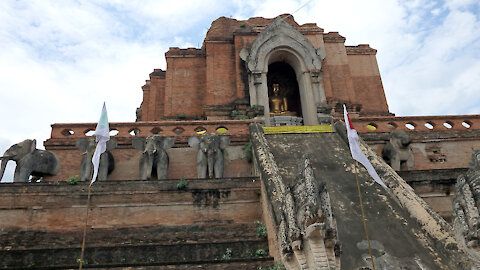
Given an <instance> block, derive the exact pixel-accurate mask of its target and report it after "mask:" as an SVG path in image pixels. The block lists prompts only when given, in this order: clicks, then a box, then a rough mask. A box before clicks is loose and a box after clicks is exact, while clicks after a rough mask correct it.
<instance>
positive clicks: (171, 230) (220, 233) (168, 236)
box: [0, 223, 263, 250]
mask: <svg viewBox="0 0 480 270" xmlns="http://www.w3.org/2000/svg"><path fill="white" fill-rule="evenodd" d="M82 236H83V231H74V232H44V231H20V230H2V231H0V249H4V250H5V249H9V250H12V249H13V250H24V249H48V248H63V247H80V246H81V243H82ZM262 239H263V238H262V237H259V236H257V232H256V227H255V226H254V225H253V223H251V224H212V223H210V224H208V225H206V224H203V225H198V224H197V225H196V224H192V225H184V226H161V225H159V226H154V227H136V228H116V229H102V228H100V229H89V230H87V237H86V245H87V246H89V247H93V246H119V245H120V246H121V245H152V244H183V243H212V242H225V241H245V240H262Z"/></svg>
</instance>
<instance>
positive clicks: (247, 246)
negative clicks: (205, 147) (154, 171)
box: [0, 178, 273, 269]
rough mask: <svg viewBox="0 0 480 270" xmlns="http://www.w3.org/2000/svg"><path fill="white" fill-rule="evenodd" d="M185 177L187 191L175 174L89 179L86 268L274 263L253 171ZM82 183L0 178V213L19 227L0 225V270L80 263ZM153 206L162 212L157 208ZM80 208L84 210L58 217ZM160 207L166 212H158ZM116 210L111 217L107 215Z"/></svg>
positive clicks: (222, 266)
mask: <svg viewBox="0 0 480 270" xmlns="http://www.w3.org/2000/svg"><path fill="white" fill-rule="evenodd" d="M187 181H188V183H189V185H188V187H187V188H186V189H185V190H178V189H177V187H176V184H177V183H178V180H166V181H163V183H162V182H158V181H106V182H99V183H98V184H97V183H95V185H94V190H93V193H92V201H91V209H90V211H91V215H90V216H91V220H89V225H90V224H91V226H89V229H88V230H87V238H86V240H87V241H86V249H85V257H84V258H85V261H86V264H85V265H84V267H85V268H94V269H107V268H108V269H110V268H118V269H124V268H128V269H257V267H258V266H268V265H273V259H272V258H271V257H269V256H268V243H267V239H266V238H265V237H261V236H258V235H257V233H256V227H255V226H254V221H256V220H261V211H262V210H261V206H260V195H259V194H260V185H259V181H257V179H256V178H236V179H218V180H187ZM85 188H86V186H85V185H83V184H79V185H67V184H65V183H60V184H53V183H45V184H2V185H1V187H0V196H1V198H2V199H0V219H6V218H9V217H10V221H9V223H10V224H17V226H16V227H14V226H9V227H5V226H2V229H1V230H0V269H25V268H33V269H75V268H78V263H77V262H76V261H77V258H79V257H80V251H81V242H82V229H83V226H82V223H83V222H81V220H82V217H83V218H84V214H85V206H84V204H83V207H81V204H80V203H81V201H82V200H83V201H84V202H86V200H85V196H84V195H85V194H84V191H82V190H85ZM40 198H41V199H40ZM150 198H154V199H153V200H152V199H150ZM12 200H14V202H13V201H12ZM20 202H21V203H20ZM42 202H43V203H42ZM77 208H80V210H81V211H79V209H77ZM129 208H133V209H134V210H132V209H130V210H128V209H129ZM157 208H161V211H162V212H164V213H160V214H158V212H159V211H160V210H158V209H157ZM125 209H127V210H125ZM241 209H244V210H243V211H242V210H241ZM232 211H234V212H232ZM82 212H83V216H80V217H76V218H75V217H71V218H64V217H69V216H70V215H78V214H79V213H82ZM126 212H128V213H126ZM225 212H228V213H225ZM60 213H63V214H62V215H60ZM166 213H168V215H169V217H170V218H169V217H168V216H167V217H164V216H163V215H165V214H166ZM55 214H57V215H56V216H55ZM115 214H116V216H117V220H116V221H109V220H108V219H111V218H112V217H114V216H115ZM150 215H156V216H157V218H158V219H157V220H156V219H152V218H151V217H149V216H150ZM193 215H194V216H193ZM102 216H103V217H105V218H108V219H105V218H102ZM26 220H29V221H28V222H26V224H22V222H25V221H26ZM152 221H153V222H152ZM156 221H158V224H155V222H156ZM162 221H163V222H162ZM55 223H63V224H55ZM149 223H150V224H149ZM140 224H143V226H140ZM18 225H21V226H18ZM49 228H55V229H54V230H51V229H49Z"/></svg>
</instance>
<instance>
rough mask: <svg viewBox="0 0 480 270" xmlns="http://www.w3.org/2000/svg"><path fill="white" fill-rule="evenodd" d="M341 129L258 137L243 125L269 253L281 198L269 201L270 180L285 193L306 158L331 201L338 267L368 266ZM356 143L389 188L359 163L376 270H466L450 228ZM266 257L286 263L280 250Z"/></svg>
mask: <svg viewBox="0 0 480 270" xmlns="http://www.w3.org/2000/svg"><path fill="white" fill-rule="evenodd" d="M342 124H343V123H341V122H340V123H337V124H336V126H335V128H334V132H333V133H314V134H271V135H265V134H263V132H262V128H261V127H260V126H258V125H252V126H251V127H250V136H251V140H252V143H253V146H254V147H253V148H254V151H255V155H256V156H255V159H256V164H257V168H258V169H259V171H260V174H261V179H262V183H263V190H262V191H263V192H264V195H265V200H264V203H266V204H267V205H266V206H264V209H267V211H268V212H269V213H268V214H267V215H265V214H264V217H265V219H266V223H270V224H267V225H269V226H267V228H269V236H270V239H269V244H270V246H271V247H270V250H271V251H272V250H273V249H274V248H273V247H272V245H275V246H277V247H278V246H279V245H280V244H279V243H278V238H275V237H277V235H278V229H277V228H279V226H280V223H281V220H279V219H281V218H280V217H281V216H282V214H280V212H281V211H283V210H282V209H279V206H278V201H279V200H282V198H276V197H275V196H276V194H278V191H276V190H275V188H272V185H271V183H270V182H269V181H275V180H274V179H273V180H272V177H275V175H276V173H278V175H279V176H280V177H281V181H283V183H284V184H285V186H286V187H287V189H288V188H291V189H293V187H294V186H296V185H298V183H297V182H298V181H299V180H298V179H299V178H298V173H299V169H298V164H299V162H301V160H302V156H303V155H304V154H307V155H308V157H309V158H310V162H311V165H312V167H313V171H314V175H315V179H316V181H317V184H318V186H322V185H324V186H325V187H326V190H327V192H328V194H329V197H330V204H331V209H332V212H333V217H334V219H335V220H336V226H337V230H336V235H337V240H338V242H339V243H340V244H341V248H340V249H341V254H339V257H340V268H341V269H348V270H350V269H369V268H362V267H371V264H370V263H369V255H368V249H367V241H366V236H365V232H364V229H363V224H362V218H361V211H360V205H359V196H358V191H357V185H356V181H355V173H354V160H353V159H352V157H351V155H350V151H349V147H348V144H347V143H346V142H345V134H343V132H344V125H343V131H342ZM362 145H363V147H364V152H366V154H367V157H369V159H370V160H371V161H372V164H373V165H374V167H375V168H376V170H377V172H378V174H379V175H380V177H381V178H382V179H383V180H384V182H385V183H386V184H387V185H388V186H389V187H390V188H391V190H390V191H389V192H387V191H386V190H384V189H383V188H382V187H381V186H380V185H378V184H376V183H375V182H374V181H373V179H371V178H370V176H369V175H368V173H367V171H366V170H365V169H364V168H363V166H362V165H359V173H358V180H359V181H360V184H361V192H362V196H363V205H364V209H365V215H366V219H367V226H368V232H369V235H370V240H371V244H372V249H373V256H374V260H375V266H376V269H389V270H392V269H432V270H433V269H472V267H471V264H470V262H469V261H468V259H467V257H466V255H465V254H464V253H463V252H462V251H461V250H459V248H458V247H457V243H456V242H455V240H454V238H453V236H452V232H451V228H450V226H449V225H448V224H447V223H446V222H445V221H444V220H443V219H441V218H440V217H439V216H438V215H437V214H436V213H434V212H433V210H431V209H430V208H429V207H428V206H427V205H426V203H425V202H423V200H421V199H420V198H419V197H418V196H417V195H416V194H415V193H414V192H413V189H411V188H410V187H409V186H408V184H406V183H405V182H404V181H403V180H402V179H401V178H400V177H399V176H398V175H397V174H396V173H395V172H394V171H393V170H391V168H390V167H389V166H388V165H387V164H386V163H385V162H383V160H381V158H379V157H378V156H377V155H375V153H374V152H373V151H372V150H371V149H369V148H368V146H367V145H366V144H365V143H362ZM270 154H271V155H270ZM268 156H270V157H273V161H272V160H268ZM269 162H270V163H271V162H274V163H275V164H269ZM265 167H268V168H265ZM272 168H273V169H272ZM272 170H277V172H272ZM294 200H295V198H294ZM280 208H282V207H280ZM271 231H272V232H271ZM326 246H328V245H327V244H326ZM277 250H278V248H277ZM292 254H293V253H292ZM273 255H274V256H275V257H276V259H279V258H283V261H284V262H285V261H286V259H287V257H288V256H285V254H281V251H277V254H273ZM292 256H293V255H292ZM290 268H297V267H290ZM299 268H302V267H299ZM329 268H330V269H339V268H338V265H337V266H336V267H332V266H331V265H330V267H329ZM318 269H320V268H318ZM321 269H323V268H321ZM325 269H326V268H325Z"/></svg>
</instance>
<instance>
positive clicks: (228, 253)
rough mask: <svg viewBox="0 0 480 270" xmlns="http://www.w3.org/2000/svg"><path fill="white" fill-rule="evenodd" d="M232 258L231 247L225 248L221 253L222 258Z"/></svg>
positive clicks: (225, 259) (226, 259)
mask: <svg viewBox="0 0 480 270" xmlns="http://www.w3.org/2000/svg"><path fill="white" fill-rule="evenodd" d="M231 258H232V249H231V248H227V249H226V250H225V254H223V255H222V260H224V261H228V260H230V259H231Z"/></svg>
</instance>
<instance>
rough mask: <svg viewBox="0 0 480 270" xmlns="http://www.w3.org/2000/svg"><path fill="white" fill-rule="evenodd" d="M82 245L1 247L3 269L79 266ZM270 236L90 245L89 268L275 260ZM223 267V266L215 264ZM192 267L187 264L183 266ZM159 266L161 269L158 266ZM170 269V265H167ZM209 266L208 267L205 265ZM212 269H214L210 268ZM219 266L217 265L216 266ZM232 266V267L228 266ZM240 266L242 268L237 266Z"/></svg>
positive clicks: (87, 256)
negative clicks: (195, 241)
mask: <svg viewBox="0 0 480 270" xmlns="http://www.w3.org/2000/svg"><path fill="white" fill-rule="evenodd" d="M80 252H81V249H80V248H50V249H23V250H13V249H12V250H1V251H0V258H2V259H1V260H0V268H1V269H24V268H34V269H69V268H76V267H78V264H77V263H76V261H77V258H79V257H80ZM267 254H268V243H267V240H266V239H261V240H248V241H228V242H216V243H183V244H170V245H169V244H166V245H158V244H157V245H123V246H103V247H87V248H86V249H85V256H84V258H85V261H86V262H87V265H86V267H96V268H110V267H136V266H165V267H166V266H167V265H187V264H188V265H204V264H207V265H208V264H214V265H215V264H219V263H226V262H230V261H232V262H241V263H247V264H249V265H251V264H252V263H253V264H256V262H258V261H260V262H263V261H264V260H267V261H271V258H269V257H268V256H267ZM215 267H217V268H216V269H227V268H221V266H220V265H217V266H215ZM187 268H188V269H191V268H189V267H186V268H185V266H184V268H179V269H187ZM157 269H158V268H157ZM164 269H167V268H164ZM205 269H207V268H205ZM208 269H212V268H208ZM213 269H215V268H213ZM228 269H230V268H228ZM237 269H240V268H237Z"/></svg>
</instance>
